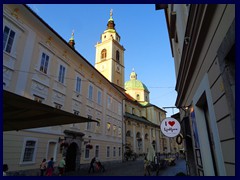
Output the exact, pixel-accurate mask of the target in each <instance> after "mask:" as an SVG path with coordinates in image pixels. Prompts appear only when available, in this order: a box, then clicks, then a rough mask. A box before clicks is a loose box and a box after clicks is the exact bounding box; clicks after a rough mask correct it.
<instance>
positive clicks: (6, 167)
mask: <svg viewBox="0 0 240 180" xmlns="http://www.w3.org/2000/svg"><path fill="white" fill-rule="evenodd" d="M7 171H8V165H7V164H3V176H7Z"/></svg>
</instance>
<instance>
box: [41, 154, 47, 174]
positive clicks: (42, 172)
mask: <svg viewBox="0 0 240 180" xmlns="http://www.w3.org/2000/svg"><path fill="white" fill-rule="evenodd" d="M46 169H47V161H46V159H45V158H44V159H43V160H42V162H41V164H40V176H44V173H45V171H46Z"/></svg>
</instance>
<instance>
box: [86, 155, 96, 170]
mask: <svg viewBox="0 0 240 180" xmlns="http://www.w3.org/2000/svg"><path fill="white" fill-rule="evenodd" d="M95 162H96V158H95V157H93V158H92V160H91V162H90V167H89V170H88V173H90V172H91V170H93V172H94V163H95Z"/></svg>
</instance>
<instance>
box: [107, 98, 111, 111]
mask: <svg viewBox="0 0 240 180" xmlns="http://www.w3.org/2000/svg"><path fill="white" fill-rule="evenodd" d="M111 104H112V97H111V96H110V95H108V96H107V108H108V109H111Z"/></svg>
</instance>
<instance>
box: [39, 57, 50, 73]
mask: <svg viewBox="0 0 240 180" xmlns="http://www.w3.org/2000/svg"><path fill="white" fill-rule="evenodd" d="M48 64H49V56H48V55H47V54H45V53H42V58H41V64H40V69H39V70H40V71H41V72H43V73H44V74H47V69H48Z"/></svg>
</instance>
